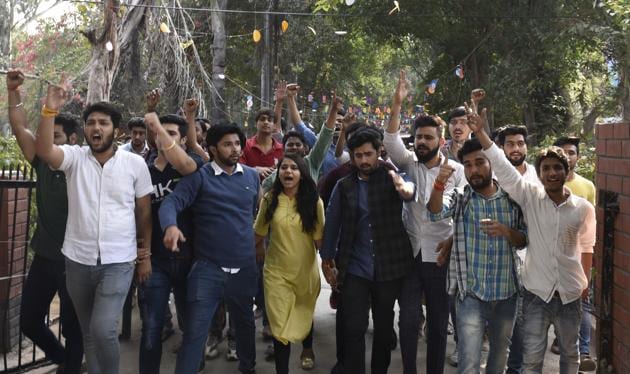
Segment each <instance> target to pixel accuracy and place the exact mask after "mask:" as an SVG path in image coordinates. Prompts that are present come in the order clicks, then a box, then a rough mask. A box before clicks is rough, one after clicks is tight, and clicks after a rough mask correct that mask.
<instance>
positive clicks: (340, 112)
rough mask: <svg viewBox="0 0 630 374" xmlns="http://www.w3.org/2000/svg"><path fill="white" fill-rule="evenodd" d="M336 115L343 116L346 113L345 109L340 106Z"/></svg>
mask: <svg viewBox="0 0 630 374" xmlns="http://www.w3.org/2000/svg"><path fill="white" fill-rule="evenodd" d="M337 115H340V116H345V115H346V111H345V110H344V109H343V108H341V109H339V110H338V111H337Z"/></svg>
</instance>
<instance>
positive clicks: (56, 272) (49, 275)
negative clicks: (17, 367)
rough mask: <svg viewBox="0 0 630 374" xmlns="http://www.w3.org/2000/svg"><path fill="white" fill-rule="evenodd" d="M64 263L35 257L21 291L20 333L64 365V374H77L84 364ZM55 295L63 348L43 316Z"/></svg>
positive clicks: (78, 327) (49, 356)
mask: <svg viewBox="0 0 630 374" xmlns="http://www.w3.org/2000/svg"><path fill="white" fill-rule="evenodd" d="M65 268H66V267H65V262H64V261H52V260H49V259H47V258H45V257H42V256H39V255H35V258H34V259H33V263H32V264H31V268H30V270H29V272H28V277H27V278H26V283H25V284H24V289H23V290H22V304H21V305H20V329H21V330H22V333H24V335H26V336H27V337H28V338H29V339H31V340H32V341H33V342H34V343H35V344H36V345H37V346H38V347H39V348H40V349H41V350H42V351H44V353H45V354H46V357H47V358H48V359H50V360H51V361H53V362H54V363H56V364H65V373H77V374H78V373H80V372H81V362H82V361H83V338H82V335H81V326H80V325H79V320H78V319H77V315H76V313H75V312H74V306H73V305H72V300H70V297H69V296H68V291H67V290H66V275H65ZM55 293H58V294H59V300H60V302H61V312H60V315H61V316H60V318H61V333H62V335H63V336H64V337H65V338H66V348H65V349H64V347H63V346H62V345H61V343H60V342H59V340H57V338H56V337H55V334H53V332H52V331H50V329H49V328H48V326H47V325H46V322H45V319H46V314H48V310H49V307H50V302H51V301H52V299H53V297H54V296H55Z"/></svg>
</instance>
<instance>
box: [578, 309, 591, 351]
mask: <svg viewBox="0 0 630 374" xmlns="http://www.w3.org/2000/svg"><path fill="white" fill-rule="evenodd" d="M590 353H591V306H590V305H589V304H588V303H587V302H585V301H584V300H582V322H581V323H580V354H590Z"/></svg>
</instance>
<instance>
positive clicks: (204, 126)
mask: <svg viewBox="0 0 630 374" xmlns="http://www.w3.org/2000/svg"><path fill="white" fill-rule="evenodd" d="M195 123H199V124H200V125H201V131H208V129H209V128H210V127H212V125H210V120H209V119H207V118H203V117H197V118H195Z"/></svg>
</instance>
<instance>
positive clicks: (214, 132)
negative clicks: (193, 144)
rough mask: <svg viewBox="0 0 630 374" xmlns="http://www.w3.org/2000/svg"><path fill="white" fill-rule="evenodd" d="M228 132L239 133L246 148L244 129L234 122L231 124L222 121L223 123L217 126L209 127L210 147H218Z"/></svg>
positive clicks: (239, 137) (242, 145)
mask: <svg viewBox="0 0 630 374" xmlns="http://www.w3.org/2000/svg"><path fill="white" fill-rule="evenodd" d="M228 134H236V135H238V139H239V140H240V142H241V147H242V148H245V142H246V138H245V134H244V133H243V130H241V128H240V127H238V126H237V125H236V124H233V123H231V124H225V123H221V124H217V125H215V126H212V127H210V128H209V129H208V133H207V134H206V144H207V145H208V147H210V146H214V147H216V146H217V144H219V141H221V139H223V137H224V136H225V135H228Z"/></svg>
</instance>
